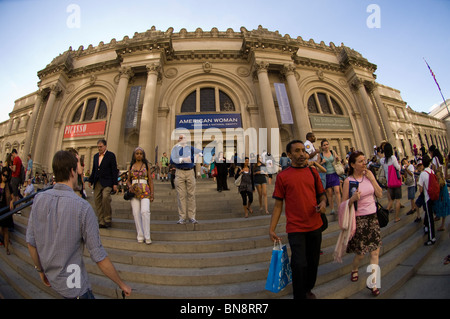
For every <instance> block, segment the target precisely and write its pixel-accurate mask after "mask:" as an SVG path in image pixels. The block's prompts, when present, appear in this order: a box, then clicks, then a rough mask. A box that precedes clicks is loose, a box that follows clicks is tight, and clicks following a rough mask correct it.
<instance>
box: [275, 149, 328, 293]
mask: <svg viewBox="0 0 450 319" xmlns="http://www.w3.org/2000/svg"><path fill="white" fill-rule="evenodd" d="M286 153H287V154H288V157H289V158H290V159H291V161H292V165H291V167H289V168H287V169H285V170H284V171H282V172H280V173H279V174H278V176H277V180H276V182H275V190H274V192H273V196H272V197H273V198H274V199H275V206H274V209H273V213H272V219H271V222H270V231H269V235H270V239H272V240H273V241H278V240H281V238H280V237H278V236H277V234H276V233H275V228H276V226H277V224H278V221H279V219H280V215H281V213H282V210H283V202H284V201H285V202H286V209H285V214H286V232H287V233H288V240H289V245H290V247H291V252H292V255H291V269H292V286H293V293H294V299H305V298H315V295H314V294H313V293H312V292H311V290H312V288H313V287H314V285H315V283H316V278H317V269H318V267H319V259H320V245H321V243H322V230H321V227H322V224H323V223H322V218H321V216H320V212H325V209H326V196H325V190H324V189H323V185H322V182H321V180H320V176H319V173H318V172H317V171H316V170H315V169H314V168H310V167H309V165H308V158H309V156H308V153H307V152H306V150H305V145H304V144H303V142H302V141H300V140H294V141H291V142H289V144H288V145H287V146H286ZM311 163H312V164H313V163H314V162H311ZM317 198H319V204H317V202H318V201H317Z"/></svg>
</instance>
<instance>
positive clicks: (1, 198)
mask: <svg viewBox="0 0 450 319" xmlns="http://www.w3.org/2000/svg"><path fill="white" fill-rule="evenodd" d="M10 179H11V173H10V170H9V168H7V167H3V168H2V176H1V182H0V210H1V209H3V208H5V207H9V208H10V209H9V210H7V211H5V212H3V213H1V215H4V214H6V213H8V212H9V211H10V210H13V208H14V205H13V202H14V200H13V192H12V188H11V185H10V184H9V181H10ZM13 226H14V223H13V218H12V215H11V216H9V217H6V218H4V219H2V220H0V229H1V231H2V234H3V244H4V245H5V248H6V254H7V255H9V254H10V252H9V228H10V227H13Z"/></svg>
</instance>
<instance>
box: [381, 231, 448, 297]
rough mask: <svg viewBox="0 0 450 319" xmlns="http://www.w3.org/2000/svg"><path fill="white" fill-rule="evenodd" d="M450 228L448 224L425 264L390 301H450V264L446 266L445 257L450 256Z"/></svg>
mask: <svg viewBox="0 0 450 319" xmlns="http://www.w3.org/2000/svg"><path fill="white" fill-rule="evenodd" d="M439 223H440V222H439ZM436 224H437V223H436ZM449 227H450V223H448V222H447V223H446V231H445V232H444V233H442V234H441V235H442V237H441V240H440V241H438V243H437V247H434V250H433V252H432V253H431V254H430V256H429V257H428V258H427V260H426V261H425V263H424V264H423V265H422V266H421V267H420V268H419V270H418V271H417V273H416V274H415V275H414V276H413V277H412V278H411V279H409V280H408V281H407V282H406V283H405V284H404V285H402V287H400V288H399V289H398V290H397V291H396V292H395V293H394V294H392V296H391V297H390V298H389V299H450V264H447V265H444V258H445V256H447V255H450V238H449V230H448V229H449ZM429 248H431V247H429Z"/></svg>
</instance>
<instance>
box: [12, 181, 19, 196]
mask: <svg viewBox="0 0 450 319" xmlns="http://www.w3.org/2000/svg"><path fill="white" fill-rule="evenodd" d="M19 186H20V178H19V177H12V178H11V188H12V190H13V194H14V196H16V197H17V196H19Z"/></svg>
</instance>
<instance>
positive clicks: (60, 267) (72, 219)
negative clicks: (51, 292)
mask: <svg viewBox="0 0 450 319" xmlns="http://www.w3.org/2000/svg"><path fill="white" fill-rule="evenodd" d="M26 240H27V243H29V244H30V245H31V246H33V247H36V249H37V252H38V254H39V258H40V261H41V265H42V269H43V271H44V273H45V275H46V276H47V279H48V280H49V282H50V284H51V285H52V288H53V289H55V290H56V291H57V292H58V293H59V294H61V295H62V296H63V297H66V298H76V297H78V296H81V295H83V294H84V293H86V292H87V290H88V289H90V288H91V287H90V283H89V280H88V275H87V271H86V268H85V266H84V262H83V250H84V246H86V248H87V249H88V251H89V253H90V255H91V259H92V260H93V261H94V262H96V263H97V262H100V261H102V260H103V259H105V258H106V256H107V253H106V251H105V249H104V248H103V246H102V243H101V241H100V234H99V230H98V222H97V217H96V216H95V213H94V210H93V209H92V206H91V205H90V204H89V203H88V202H87V201H86V200H84V199H82V198H81V197H79V196H78V195H77V194H76V193H75V192H74V191H73V189H72V188H70V187H69V186H67V185H64V184H56V185H55V186H54V187H53V189H51V190H48V191H45V192H41V193H39V194H38V195H36V197H35V199H34V202H33V206H32V209H31V213H30V218H29V220H28V228H27V234H26ZM76 270H78V274H77V271H76ZM76 276H78V278H79V280H78V281H77V278H76ZM69 277H70V278H69ZM77 282H78V284H77ZM77 286H78V287H77Z"/></svg>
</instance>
